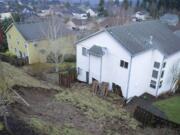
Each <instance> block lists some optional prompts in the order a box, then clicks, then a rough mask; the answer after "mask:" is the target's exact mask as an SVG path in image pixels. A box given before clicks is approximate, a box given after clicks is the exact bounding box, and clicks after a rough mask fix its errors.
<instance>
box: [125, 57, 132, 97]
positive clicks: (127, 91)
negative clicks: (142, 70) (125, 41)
mask: <svg viewBox="0 0 180 135" xmlns="http://www.w3.org/2000/svg"><path fill="white" fill-rule="evenodd" d="M131 64H132V56H131V59H130V64H129V65H130V66H129V74H128V83H127V90H126V99H128V95H129V83H130V76H131Z"/></svg>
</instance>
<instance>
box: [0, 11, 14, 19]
mask: <svg viewBox="0 0 180 135" xmlns="http://www.w3.org/2000/svg"><path fill="white" fill-rule="evenodd" d="M11 17H12V16H11V13H10V12H6V13H1V14H0V20H4V19H8V18H11Z"/></svg>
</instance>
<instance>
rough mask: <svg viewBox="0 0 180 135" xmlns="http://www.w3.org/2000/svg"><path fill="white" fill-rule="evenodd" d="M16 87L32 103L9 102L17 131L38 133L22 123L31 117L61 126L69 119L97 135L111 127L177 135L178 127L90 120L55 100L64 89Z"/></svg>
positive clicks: (127, 132) (123, 134) (143, 134)
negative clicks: (163, 127) (162, 127)
mask: <svg viewBox="0 0 180 135" xmlns="http://www.w3.org/2000/svg"><path fill="white" fill-rule="evenodd" d="M76 87H77V86H76ZM13 89H15V90H16V91H17V92H18V93H19V94H20V95H21V96H22V97H23V98H24V99H25V100H26V101H27V102H28V103H29V104H30V106H29V107H28V106H26V105H25V104H24V103H23V102H22V101H21V100H18V101H17V102H15V103H13V104H11V105H10V106H9V111H10V116H13V117H12V118H9V123H10V128H11V129H12V130H13V132H14V134H15V135H38V134H37V133H35V132H34V130H33V129H31V128H29V126H28V125H26V124H25V123H23V121H28V120H29V119H30V118H38V119H41V120H43V121H46V122H48V123H53V124H55V125H56V126H57V127H58V128H59V129H61V127H62V126H63V125H65V124H67V123H68V124H73V126H74V127H75V128H76V129H80V130H82V129H83V131H85V133H88V134H94V135H109V132H108V130H111V132H110V135H116V134H117V131H118V134H119V135H136V134H138V135H165V134H167V133H168V134H169V135H176V134H177V135H178V133H177V132H176V131H172V130H169V129H151V128H148V129H146V128H145V129H142V128H138V129H137V130H133V129H131V128H128V123H127V122H126V121H124V120H123V119H120V118H107V119H106V120H105V121H100V120H91V119H89V118H88V117H87V116H86V115H84V114H83V112H82V110H80V109H79V108H77V107H75V106H73V105H72V104H70V103H64V102H58V101H56V100H54V96H55V95H56V94H57V93H58V92H61V91H57V90H49V89H44V88H33V87H22V86H15V87H13ZM14 118H16V119H14ZM15 125H20V126H17V127H16V126H15ZM112 131H115V132H114V133H113V132H112ZM118 134H117V135H118ZM2 135H6V134H2Z"/></svg>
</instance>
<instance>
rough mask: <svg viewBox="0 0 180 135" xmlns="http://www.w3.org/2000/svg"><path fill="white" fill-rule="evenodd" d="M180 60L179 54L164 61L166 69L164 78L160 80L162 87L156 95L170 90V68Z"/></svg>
mask: <svg viewBox="0 0 180 135" xmlns="http://www.w3.org/2000/svg"><path fill="white" fill-rule="evenodd" d="M178 60H180V52H178V53H176V54H174V55H172V56H170V57H168V58H166V59H165V62H166V67H165V68H164V69H163V70H164V77H163V78H161V80H163V84H162V87H161V88H160V89H159V91H158V95H159V94H162V93H165V92H167V91H169V90H170V89H171V84H172V72H171V70H172V66H173V65H174V64H176V63H177V61H178Z"/></svg>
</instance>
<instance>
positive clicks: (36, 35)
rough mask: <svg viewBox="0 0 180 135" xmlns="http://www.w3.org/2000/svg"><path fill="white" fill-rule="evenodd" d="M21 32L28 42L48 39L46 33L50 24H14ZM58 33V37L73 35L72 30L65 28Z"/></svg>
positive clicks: (43, 22) (42, 22)
mask: <svg viewBox="0 0 180 135" xmlns="http://www.w3.org/2000/svg"><path fill="white" fill-rule="evenodd" d="M14 25H15V26H16V28H17V29H18V30H19V32H20V33H21V34H22V35H23V37H24V38H25V39H26V40H27V41H38V40H43V39H46V38H47V36H46V33H47V32H48V23H47V22H45V21H41V22H32V23H19V24H14ZM63 25H64V24H62V27H61V29H60V31H59V33H58V36H59V37H60V36H66V35H68V34H70V33H71V31H70V30H68V29H66V27H65V26H63Z"/></svg>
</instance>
